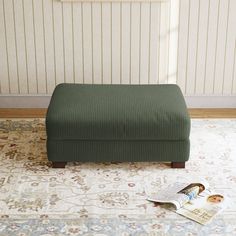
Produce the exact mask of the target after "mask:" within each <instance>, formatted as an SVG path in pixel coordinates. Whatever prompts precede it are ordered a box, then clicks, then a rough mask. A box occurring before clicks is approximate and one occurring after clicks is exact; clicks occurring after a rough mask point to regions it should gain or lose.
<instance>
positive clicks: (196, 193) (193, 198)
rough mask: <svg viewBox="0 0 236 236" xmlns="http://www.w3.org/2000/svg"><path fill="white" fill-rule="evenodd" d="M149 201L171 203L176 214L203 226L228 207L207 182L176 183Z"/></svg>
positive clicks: (153, 195) (152, 195)
mask: <svg viewBox="0 0 236 236" xmlns="http://www.w3.org/2000/svg"><path fill="white" fill-rule="evenodd" d="M147 200H149V201H153V202H159V203H171V204H173V205H174V206H175V212H176V213H178V214H180V215H183V216H185V217H187V218H189V219H192V220H194V221H196V222H198V223H200V224H203V225H205V224H207V223H208V222H209V221H210V220H211V219H212V218H213V217H214V216H215V215H216V214H217V213H219V212H220V211H222V210H223V209H224V208H225V207H226V199H225V196H223V195H222V194H219V193H215V192H211V191H210V190H209V185H208V183H206V182H201V183H191V184H186V183H175V184H173V185H170V186H168V187H167V188H165V189H163V190H160V191H159V192H158V193H157V194H151V195H150V196H148V197H147Z"/></svg>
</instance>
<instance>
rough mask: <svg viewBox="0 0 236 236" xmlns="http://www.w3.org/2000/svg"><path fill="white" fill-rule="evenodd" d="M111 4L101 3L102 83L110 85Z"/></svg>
mask: <svg viewBox="0 0 236 236" xmlns="http://www.w3.org/2000/svg"><path fill="white" fill-rule="evenodd" d="M111 7H112V5H111V3H108V2H104V3H102V55H103V62H102V63H103V83H104V84H110V83H111V77H112V58H111V52H112V50H111Z"/></svg>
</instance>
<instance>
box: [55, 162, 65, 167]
mask: <svg viewBox="0 0 236 236" xmlns="http://www.w3.org/2000/svg"><path fill="white" fill-rule="evenodd" d="M65 166H66V162H54V161H53V162H52V168H65Z"/></svg>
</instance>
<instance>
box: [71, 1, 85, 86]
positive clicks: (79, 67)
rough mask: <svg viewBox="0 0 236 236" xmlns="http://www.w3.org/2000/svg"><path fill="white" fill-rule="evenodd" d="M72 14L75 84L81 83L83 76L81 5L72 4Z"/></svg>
mask: <svg viewBox="0 0 236 236" xmlns="http://www.w3.org/2000/svg"><path fill="white" fill-rule="evenodd" d="M72 14H73V34H74V35H73V40H74V42H73V45H74V53H73V56H74V58H73V61H74V77H75V82H76V83H82V82H83V78H84V74H83V35H82V32H83V30H82V23H83V21H82V7H81V3H73V5H72Z"/></svg>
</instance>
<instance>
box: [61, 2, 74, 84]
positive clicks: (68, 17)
mask: <svg viewBox="0 0 236 236" xmlns="http://www.w3.org/2000/svg"><path fill="white" fill-rule="evenodd" d="M62 13H63V44H64V56H65V62H64V63H65V81H66V82H67V83H73V82H74V61H73V59H74V56H73V53H74V47H73V42H74V41H73V22H72V20H73V18H72V3H71V2H68V3H63V4H62Z"/></svg>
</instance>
